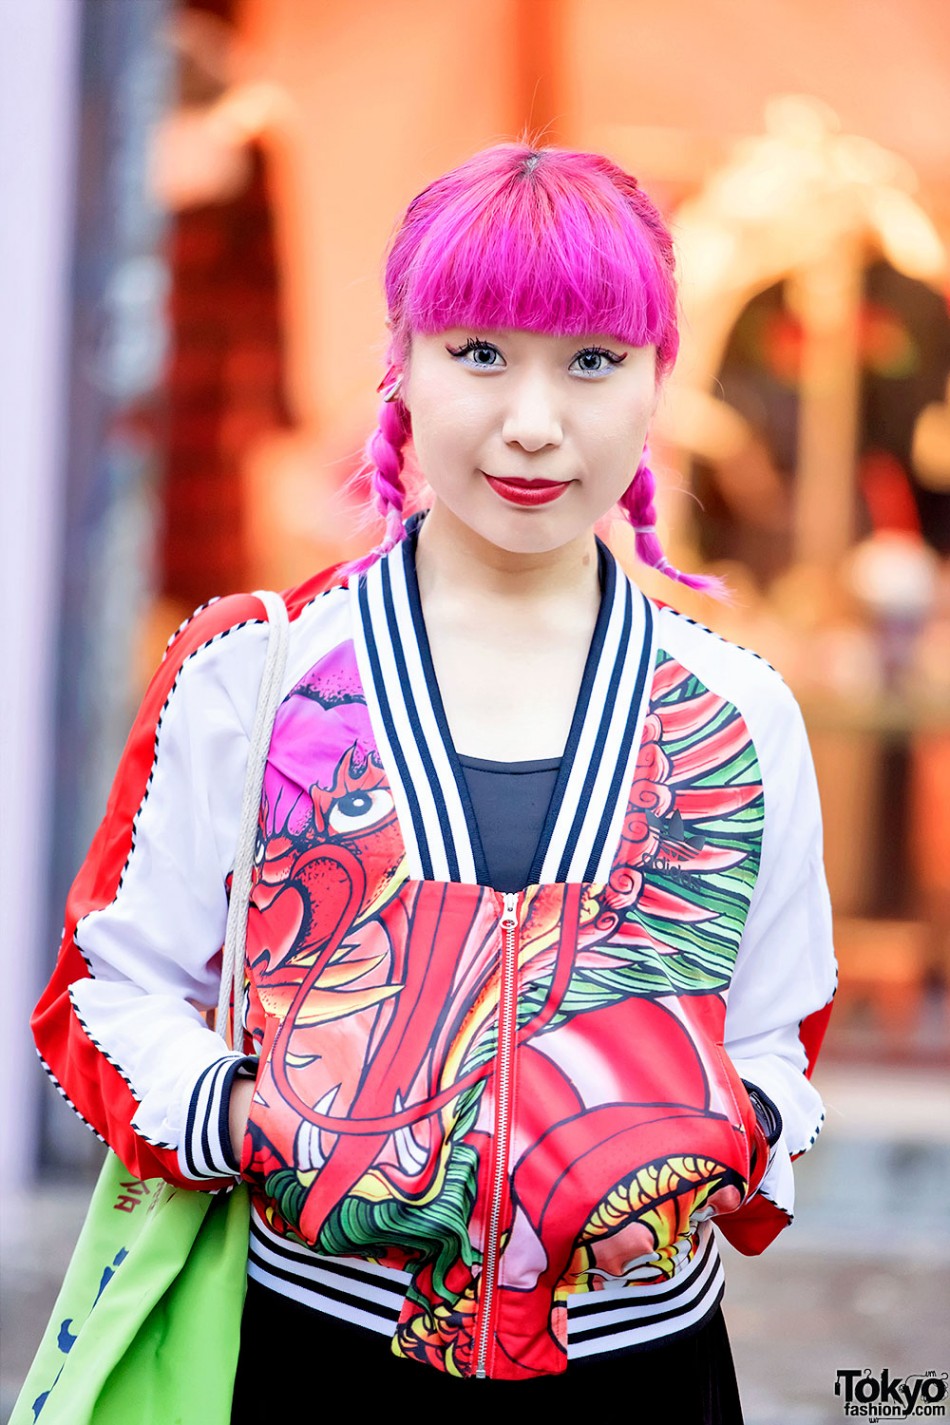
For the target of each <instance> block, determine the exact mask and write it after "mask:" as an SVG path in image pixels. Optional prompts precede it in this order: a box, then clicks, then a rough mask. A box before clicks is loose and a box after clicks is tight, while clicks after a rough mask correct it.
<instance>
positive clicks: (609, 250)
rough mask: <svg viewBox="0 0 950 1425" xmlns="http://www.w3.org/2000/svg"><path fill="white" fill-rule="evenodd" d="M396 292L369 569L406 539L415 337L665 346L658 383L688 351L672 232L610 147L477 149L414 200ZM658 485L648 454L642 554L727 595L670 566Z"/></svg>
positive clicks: (642, 492) (638, 499) (394, 254)
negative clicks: (605, 150)
mask: <svg viewBox="0 0 950 1425" xmlns="http://www.w3.org/2000/svg"><path fill="white" fill-rule="evenodd" d="M385 288H386V298H387V301H388V304H389V320H390V327H391V332H392V337H391V342H390V348H389V363H390V368H389V371H388V372H387V375H386V377H385V379H384V381H383V383H381V386H380V389H384V388H385V390H386V399H385V400H384V402H383V405H382V406H381V408H380V413H379V423H378V426H377V429H376V431H375V432H374V433H373V435H372V436H371V438H370V439H369V441H368V442H367V444H366V447H365V452H364V453H365V457H366V464H365V466H364V467H363V470H362V471H361V472H360V474H361V475H363V476H365V475H367V474H368V475H369V476H370V478H371V483H372V490H373V499H374V504H375V507H376V510H377V512H378V513H379V514H380V515H381V516H382V517H383V519H384V520H385V521H386V534H385V537H384V539H383V541H382V542H381V543H380V544H379V545H378V546H377V547H376V548H375V549H373V550H372V551H371V552H370V553H369V554H367V555H365V556H364V557H363V558H362V559H358V560H354V561H353V562H352V563H351V564H349V565H347V566H346V569H347V571H348V572H360V571H362V570H363V569H366V568H368V567H369V566H370V565H371V564H372V563H374V562H375V560H376V559H378V558H380V557H381V556H382V555H383V554H385V553H387V552H388V551H389V550H390V549H392V548H393V546H394V545H395V544H397V543H398V542H399V540H400V539H402V538H404V533H405V531H404V528H403V524H402V516H403V507H404V504H405V491H404V489H403V485H402V481H401V478H400V477H401V473H402V469H403V464H404V456H403V448H404V446H405V444H406V442H407V441H408V439H409V438H410V436H411V433H412V430H411V424H410V419H409V412H408V411H407V410H406V408H405V406H404V405H403V403H402V401H401V400H399V398H398V380H399V373H400V372H401V371H402V370H403V369H404V367H405V366H406V364H407V363H408V360H409V354H410V349H411V344H412V337H413V334H414V333H416V332H419V333H422V334H425V333H432V332H439V331H445V330H446V329H447V328H449V327H458V326H461V327H470V328H472V330H474V331H478V330H480V329H481V330H494V329H518V330H524V331H537V332H550V333H552V334H556V335H559V336H571V335H578V336H579V335H583V334H586V333H590V332H605V333H610V335H612V336H614V337H616V338H617V339H618V340H620V341H623V342H626V343H628V344H629V345H631V346H650V345H654V346H656V369H657V380H662V379H663V378H664V377H665V376H666V374H667V373H668V372H669V370H670V369H671V367H672V366H673V363H674V361H675V360H676V353H677V350H678V348H679V331H678V328H677V320H676V303H677V293H676V275H675V259H674V253H673V241H672V238H671V237H670V234H669V231H668V229H667V227H666V224H665V223H664V221H663V219H662V217H661V216H660V213H659V212H658V210H657V208H656V207H655V206H654V204H653V203H652V202H651V200H650V199H649V198H648V197H647V195H646V194H645V193H644V192H643V190H642V189H641V188H640V187H639V186H638V184H637V180H636V179H635V178H632V177H631V176H630V175H629V174H628V173H625V172H624V171H623V169H621V168H618V167H617V165H616V164H614V163H611V161H610V160H609V159H607V158H604V157H602V156H601V155H600V154H594V153H577V152H573V151H571V150H568V149H558V148H532V147H530V146H529V145H527V144H499V145H498V146H496V147H494V148H489V149H485V150H484V151H483V152H481V153H477V154H475V155H474V157H472V158H470V159H468V161H467V162H465V163H463V164H461V165H460V166H459V167H458V168H455V169H453V170H452V171H451V172H450V173H447V174H445V175H444V176H443V177H442V178H437V179H436V180H435V182H434V183H430V184H429V186H428V188H425V189H423V191H422V192H421V193H420V194H419V195H418V197H416V198H414V199H413V200H412V202H411V203H410V204H409V207H408V209H407V210H406V213H405V215H404V217H403V219H402V222H401V223H400V225H399V227H398V228H397V230H396V234H395V237H394V238H393V241H392V244H391V247H390V251H389V257H388V260H387V263H386V276H385ZM655 488H656V483H655V480H654V476H653V472H652V470H651V469H650V466H649V463H648V455H647V452H646V450H644V453H643V457H642V459H641V461H640V464H639V466H638V467H637V470H636V471H635V473H634V476H633V479H632V480H631V483H630V486H629V488H628V489H627V490H626V492H625V493H624V495H623V496H622V498H621V500H620V502H619V505H620V510H621V513H622V515H623V516H624V518H626V519H627V520H629V522H630V523H631V524H632V525H633V526H634V528H635V529H636V530H637V537H636V550H637V555H638V557H639V558H640V559H642V560H643V561H644V562H645V563H646V564H649V565H652V566H653V567H654V568H656V569H659V570H660V571H661V572H662V573H664V574H666V575H667V576H668V577H669V578H671V579H677V580H679V581H680V582H682V583H684V584H689V585H690V586H691V587H693V588H700V589H709V590H710V591H712V592H717V589H718V581H717V580H714V579H709V578H706V577H704V576H701V575H688V574H681V573H680V571H679V570H677V569H674V568H673V566H672V565H671V564H670V563H669V562H668V561H667V559H666V557H665V555H664V554H663V550H662V548H661V546H660V543H659V540H658V539H657V536H656V530H655V512H654V507H653V500H654V494H655Z"/></svg>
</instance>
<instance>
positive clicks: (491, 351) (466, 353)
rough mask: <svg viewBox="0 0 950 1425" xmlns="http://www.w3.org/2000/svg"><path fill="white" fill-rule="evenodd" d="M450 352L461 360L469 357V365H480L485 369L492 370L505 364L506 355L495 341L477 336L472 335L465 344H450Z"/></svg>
mask: <svg viewBox="0 0 950 1425" xmlns="http://www.w3.org/2000/svg"><path fill="white" fill-rule="evenodd" d="M448 352H449V355H450V356H454V357H456V358H458V359H459V360H461V359H462V358H465V357H467V358H468V361H467V362H466V364H467V365H469V366H478V367H481V368H482V369H483V370H491V369H492V368H493V367H495V366H504V364H505V359H504V357H503V356H502V354H501V352H500V351H499V350H498V348H497V346H495V344H494V343H493V342H490V341H479V340H478V339H477V338H476V337H470V338H469V340H468V341H467V342H466V343H465V345H464V346H457V347H456V346H450V347H449V348H448Z"/></svg>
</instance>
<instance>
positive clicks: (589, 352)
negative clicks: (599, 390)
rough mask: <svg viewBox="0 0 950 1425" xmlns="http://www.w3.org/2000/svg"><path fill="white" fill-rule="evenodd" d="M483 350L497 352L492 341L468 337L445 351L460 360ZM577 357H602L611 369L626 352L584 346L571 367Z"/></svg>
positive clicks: (484, 367)
mask: <svg viewBox="0 0 950 1425" xmlns="http://www.w3.org/2000/svg"><path fill="white" fill-rule="evenodd" d="M485 348H487V349H489V350H491V351H498V347H497V346H496V345H495V343H494V342H493V341H485V340H483V339H481V338H479V337H469V339H468V341H466V342H465V343H464V344H463V345H462V346H459V347H452V346H450V347H448V348H447V350H448V353H449V355H450V356H452V357H457V358H461V357H463V356H468V355H469V354H470V353H471V352H473V351H478V350H481V349H485ZM498 354H499V356H500V355H501V352H498ZM579 356H602V357H603V358H604V360H605V361H606V362H607V363H608V365H610V366H612V367H613V366H619V365H620V363H621V362H622V361H626V359H627V353H626V352H624V353H623V355H622V356H617V355H616V354H615V353H614V352H612V351H607V350H606V348H605V347H602V346H585V347H584V348H583V349H582V350H581V351H577V352H575V353H574V356H573V357H572V360H571V364H572V365H573V364H574V362H575V361H576V360H577V358H578V357H579ZM478 364H480V365H481V367H482V370H483V371H491V370H493V369H494V363H492V364H491V365H487V364H484V363H478ZM587 374H588V375H590V376H599V375H600V372H599V371H591V372H588V373H587Z"/></svg>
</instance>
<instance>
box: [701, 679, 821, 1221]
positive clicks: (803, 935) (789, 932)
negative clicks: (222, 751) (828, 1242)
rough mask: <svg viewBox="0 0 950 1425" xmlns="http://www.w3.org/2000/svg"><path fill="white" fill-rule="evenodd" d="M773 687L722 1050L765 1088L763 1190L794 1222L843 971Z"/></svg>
mask: <svg viewBox="0 0 950 1425" xmlns="http://www.w3.org/2000/svg"><path fill="white" fill-rule="evenodd" d="M773 686H774V687H775V690H776V693H777V697H776V699H775V702H774V704H773V710H772V713H771V715H770V716H768V717H767V718H766V719H760V720H759V729H758V731H757V733H756V750H757V753H758V756H759V763H760V767H761V768H762V776H763V788H764V800H765V831H764V837H763V844H762V860H761V864H760V867H759V874H758V878H757V882H756V886H755V891H754V893H753V897H752V902H751V905H750V908H749V915H748V918H747V921H746V925H745V930H744V933H743V936H742V940H741V942H740V946H739V952H738V957H737V960H736V966H735V971H734V975H733V980H732V985H731V988H730V991H729V996H728V1002H727V1008H726V1029H725V1046H726V1050H727V1052H728V1054H729V1055H730V1057H731V1058H732V1060H733V1062H734V1063H735V1065H736V1068H737V1069H738V1071H739V1074H740V1075H741V1077H742V1078H743V1079H745V1080H747V1081H749V1082H750V1083H753V1084H755V1085H756V1086H757V1087H758V1088H760V1089H762V1090H764V1092H765V1093H766V1094H767V1095H768V1096H769V1098H770V1099H772V1101H773V1103H774V1104H775V1105H776V1107H777V1108H778V1110H779V1112H780V1114H781V1117H782V1133H781V1136H780V1137H779V1139H778V1141H777V1143H776V1144H775V1145H774V1147H773V1149H772V1152H771V1154H770V1160H769V1166H768V1170H767V1172H766V1174H765V1176H764V1178H763V1179H762V1181H761V1183H760V1184H759V1189H758V1192H759V1194H760V1195H761V1196H762V1197H764V1198H766V1199H768V1201H769V1202H771V1203H772V1204H774V1206H775V1207H776V1208H778V1209H779V1210H780V1211H781V1212H782V1213H783V1214H785V1215H786V1217H787V1219H789V1220H790V1219H791V1217H792V1215H793V1210H794V1182H793V1177H792V1166H791V1160H792V1158H794V1157H796V1156H797V1155H798V1154H800V1153H803V1152H805V1151H806V1150H807V1149H808V1148H810V1147H811V1145H812V1144H813V1143H814V1141H815V1139H816V1138H817V1136H818V1133H819V1131H820V1129H821V1126H822V1122H823V1119H824V1113H823V1109H822V1103H821V1099H820V1097H819V1095H818V1092H817V1090H816V1089H815V1088H814V1087H813V1085H812V1084H811V1082H810V1080H809V1078H808V1075H809V1074H810V1071H811V1067H812V1063H813V1061H814V1055H815V1053H816V1052H817V1048H818V1045H819V1044H820V1040H821V1034H822V1033H823V1030H824V1024H825V1021H826V1019H827V1013H828V1009H829V1007H830V1002H831V1000H832V998H833V996H834V992H835V986H836V965H835V958H834V950H833V946H832V931H831V907H830V903H829V899H828V890H827V885H826V882H825V874H824V867H823V863H822V834H821V808H820V805H819V800H818V788H817V784H816V781H815V773H814V766H813V763H812V758H811V752H810V749H809V746H808V739H807V737H806V734H805V727H804V723H803V721H802V716H801V712H800V710H799V708H798V705H797V703H796V702H795V700H794V698H793V697H792V695H791V694H790V693H789V691H788V689H787V688H786V687H785V685H784V684H783V683H780V682H779V681H778V680H776V683H775V684H774V685H773Z"/></svg>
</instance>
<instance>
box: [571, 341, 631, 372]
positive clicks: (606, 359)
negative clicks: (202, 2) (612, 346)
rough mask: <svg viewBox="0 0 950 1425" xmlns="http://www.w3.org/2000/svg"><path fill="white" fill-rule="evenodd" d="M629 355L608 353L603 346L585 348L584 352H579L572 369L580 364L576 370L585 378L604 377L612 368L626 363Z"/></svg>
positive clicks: (572, 363)
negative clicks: (622, 362) (623, 362)
mask: <svg viewBox="0 0 950 1425" xmlns="http://www.w3.org/2000/svg"><path fill="white" fill-rule="evenodd" d="M626 359H627V353H626V352H623V354H622V355H621V354H619V353H618V352H615V351H607V349H606V348H605V347H603V346H585V347H584V350H583V351H579V352H578V353H577V355H576V356H575V357H574V360H573V361H572V362H571V367H572V368H573V367H575V363H579V365H577V367H576V369H577V371H578V372H579V373H580V374H581V375H583V376H603V375H604V374H605V373H606V372H607V371H609V370H610V369H611V367H614V366H619V365H620V363H621V361H626Z"/></svg>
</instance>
